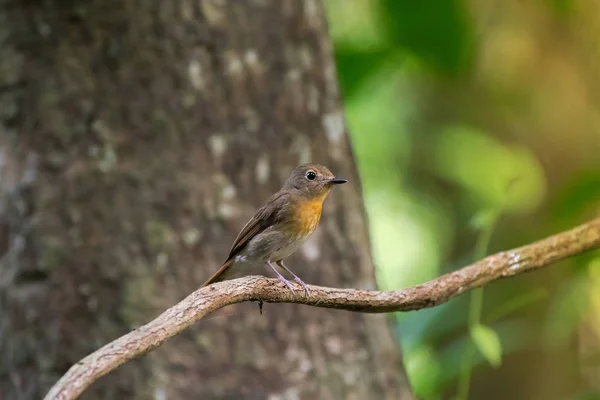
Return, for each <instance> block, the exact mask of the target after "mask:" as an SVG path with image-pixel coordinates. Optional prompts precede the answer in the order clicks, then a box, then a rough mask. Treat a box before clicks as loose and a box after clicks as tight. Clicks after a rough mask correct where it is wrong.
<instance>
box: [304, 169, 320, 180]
mask: <svg viewBox="0 0 600 400" xmlns="http://www.w3.org/2000/svg"><path fill="white" fill-rule="evenodd" d="M316 177H317V174H315V173H314V172H313V171H308V172H307V173H306V179H308V180H309V181H314V180H315V178H316Z"/></svg>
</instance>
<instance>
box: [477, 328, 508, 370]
mask: <svg viewBox="0 0 600 400" xmlns="http://www.w3.org/2000/svg"><path fill="white" fill-rule="evenodd" d="M470 331H471V339H472V340H473V343H475V346H476V347H477V349H478V350H479V352H480V353H481V354H482V355H483V356H484V357H485V358H486V359H487V360H488V361H489V363H490V364H492V365H493V366H494V367H499V366H500V364H502V345H501V344H500V337H499V336H498V334H497V333H496V332H495V331H494V330H493V329H492V328H490V327H489V326H485V325H481V324H477V325H474V326H472V327H471V329H470Z"/></svg>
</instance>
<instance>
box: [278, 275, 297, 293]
mask: <svg viewBox="0 0 600 400" xmlns="http://www.w3.org/2000/svg"><path fill="white" fill-rule="evenodd" d="M277 278H278V279H279V280H280V281H282V282H283V283H285V286H287V287H288V288H289V289H290V290H291V291H292V293H293V294H294V296H295V295H296V292H295V291H294V288H293V287H292V283H291V282H290V281H288V280H287V279H285V278H284V277H283V275H281V274H279V275H277Z"/></svg>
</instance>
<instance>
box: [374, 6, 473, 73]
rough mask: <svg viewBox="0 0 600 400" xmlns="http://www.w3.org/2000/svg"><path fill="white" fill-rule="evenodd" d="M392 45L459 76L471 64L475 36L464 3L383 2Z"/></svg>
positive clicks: (382, 10)
mask: <svg viewBox="0 0 600 400" xmlns="http://www.w3.org/2000/svg"><path fill="white" fill-rule="evenodd" d="M380 1H381V3H380V6H381V7H380V10H381V13H382V15H383V17H384V18H383V19H384V21H385V23H386V25H385V27H386V29H387V31H388V34H389V36H390V41H391V42H392V43H394V44H395V45H397V46H400V47H402V48H404V49H405V50H407V51H408V52H409V53H411V54H413V55H414V56H415V57H417V58H419V59H421V60H423V61H424V62H425V63H427V64H428V65H429V66H430V67H433V68H434V69H436V70H438V71H441V72H445V73H449V74H453V75H457V74H459V73H461V72H463V71H464V69H465V66H466V65H467V64H468V63H469V62H470V61H471V52H472V51H471V50H472V48H473V42H474V35H473V33H472V27H471V21H470V18H469V17H468V14H467V7H466V5H465V4H464V2H463V1H462V0H443V1H432V0H429V1H414V0H380Z"/></svg>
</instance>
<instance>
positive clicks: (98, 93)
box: [0, 0, 412, 400]
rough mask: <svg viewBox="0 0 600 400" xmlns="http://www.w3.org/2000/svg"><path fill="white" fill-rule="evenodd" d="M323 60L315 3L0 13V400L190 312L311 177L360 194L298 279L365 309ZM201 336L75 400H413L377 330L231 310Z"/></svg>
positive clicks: (307, 253)
mask: <svg viewBox="0 0 600 400" xmlns="http://www.w3.org/2000/svg"><path fill="white" fill-rule="evenodd" d="M330 46H331V45H330V42H329V39H328V35H327V27H326V22H325V19H324V11H323V8H322V5H321V4H320V2H318V1H309V0H306V1H297V0H293V1H291V0H288V1H278V0H271V1H267V0H264V1H217V0H213V1H209V0H204V1H199V0H195V1H193V0H181V1H176V2H167V1H159V0H148V1H144V2H139V1H126V2H123V1H116V0H104V1H100V0H94V1H88V2H83V3H82V2H70V1H58V0H50V1H45V2H42V1H38V0H28V1H19V0H0V177H1V179H0V228H1V229H0V246H1V249H0V250H2V259H1V268H0V313H1V314H2V318H0V354H2V361H1V363H0V393H2V398H3V399H8V400H12V399H37V398H41V397H42V396H43V395H44V394H45V392H46V391H47V390H48V389H49V387H50V386H51V385H52V384H53V383H54V381H56V380H57V379H58V378H59V377H60V376H61V375H62V374H63V373H64V372H65V371H66V369H67V368H68V367H69V366H70V365H71V364H72V363H74V362H76V361H77V360H79V359H80V358H82V357H83V356H85V355H86V354H88V353H90V352H92V351H93V350H95V349H96V348H98V347H100V346H101V345H103V344H105V343H107V342H109V341H110V340H113V339H115V338H117V337H118V336H120V335H122V334H124V333H126V332H128V331H129V330H131V329H133V328H135V327H137V326H139V325H141V324H143V323H145V322H147V321H149V320H150V319H152V318H153V317H155V316H157V315H158V314H159V313H160V312H161V311H163V310H164V309H166V308H167V307H169V306H171V305H173V304H175V303H177V302H178V301H179V300H181V299H182V298H183V297H185V296H186V295H187V294H188V293H190V292H192V291H193V290H195V289H196V288H197V287H198V286H199V285H200V284H201V283H202V282H203V281H204V280H205V279H206V278H207V277H208V276H209V275H210V274H211V273H212V272H214V271H215V270H216V269H217V268H218V267H219V265H220V263H221V262H222V261H223V259H224V257H225V256H226V254H227V251H228V250H229V246H230V244H231V242H232V240H233V239H234V237H235V235H236V234H237V232H238V231H239V229H241V227H242V226H243V224H244V223H245V222H246V220H247V219H248V218H249V217H251V215H252V214H253V212H254V210H255V209H256V208H257V207H258V206H260V204H261V203H262V202H263V201H264V200H265V199H266V198H267V197H268V196H269V195H270V194H271V193H272V192H274V191H275V190H277V189H278V188H279V187H280V185H281V184H282V182H283V180H284V179H285V178H286V176H287V175H288V174H289V172H291V170H292V169H293V168H294V167H295V166H296V165H297V164H299V163H301V162H306V161H313V162H320V163H323V164H325V165H327V166H329V167H330V168H331V169H332V171H334V173H336V174H339V175H340V176H344V177H347V178H349V180H350V182H351V183H350V185H346V187H344V188H338V189H341V190H336V191H335V192H333V193H332V194H331V195H330V198H329V199H328V200H327V201H326V204H325V209H324V216H323V218H322V222H321V226H320V227H319V229H318V230H317V232H316V233H315V234H314V235H313V238H312V239H311V240H310V241H309V242H308V243H307V244H306V245H305V246H304V248H303V249H302V251H300V252H299V254H297V255H295V256H293V258H292V259H291V260H290V261H289V263H288V265H289V266H291V267H292V268H293V270H294V271H295V272H297V273H298V274H299V275H300V276H301V277H302V278H303V280H305V281H306V282H307V283H313V284H321V285H328V286H339V287H357V288H366V289H368V288H374V287H375V280H374V267H373V264H372V261H371V256H370V249H369V240H368V235H367V230H366V224H365V218H364V214H363V204H362V201H361V194H360V185H359V181H358V175H357V172H356V168H355V165H354V160H353V157H352V153H351V149H350V146H349V143H348V138H347V135H346V131H345V129H346V128H345V123H344V119H343V114H342V109H341V104H340V96H339V93H338V87H337V83H336V77H335V68H334V64H333V59H332V54H331V47H330ZM319 265H322V266H331V267H330V268H327V269H326V270H325V269H324V270H318V269H316V268H314V267H313V266H319ZM311 267H313V268H311ZM263 273H265V274H268V272H266V271H263ZM232 310H233V311H232ZM201 324H202V329H197V330H195V329H194V328H193V327H192V328H191V329H189V330H187V331H186V332H185V333H183V334H182V335H180V336H178V337H177V338H174V339H173V340H172V341H170V342H169V343H167V344H166V345H164V346H162V347H161V348H160V349H158V350H157V351H155V352H153V353H151V354H149V355H147V356H146V357H143V358H141V359H138V360H136V361H135V362H132V363H129V364H128V365H126V366H124V367H123V368H120V369H119V370H117V371H116V372H114V373H112V374H110V375H108V376H107V377H105V378H103V379H101V380H100V381H99V382H98V383H97V384H95V385H93V386H92V387H91V388H90V389H89V390H88V391H87V392H86V394H85V398H86V399H87V398H90V399H100V398H102V399H134V398H135V399H146V398H156V399H160V398H167V399H171V398H175V399H187V398H203V399H209V398H223V399H225V398H230V399H238V398H247V399H253V398H257V399H259V398H270V399H284V398H285V399H288V398H318V399H366V398H378V399H379V398H381V399H383V398H389V399H399V398H400V399H409V398H412V395H411V393H410V388H409V385H408V383H407V380H406V378H405V374H404V371H403V368H402V365H401V357H400V354H399V349H398V344H397V342H398V341H397V340H396V338H394V337H393V334H392V331H391V329H390V326H389V325H388V323H387V321H386V320H385V317H384V316H380V315H360V314H352V313H345V312H339V311H331V310H317V309H314V308H309V307H302V306H300V305H293V304H285V305H284V304H280V305H266V307H265V314H264V315H259V313H258V309H257V307H256V306H252V305H249V304H241V305H237V306H235V307H234V308H228V309H227V310H224V312H223V313H221V314H219V315H218V316H217V317H213V318H212V319H208V320H206V321H202V322H201ZM199 377H202V379H201V383H199V382H200V379H199Z"/></svg>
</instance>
